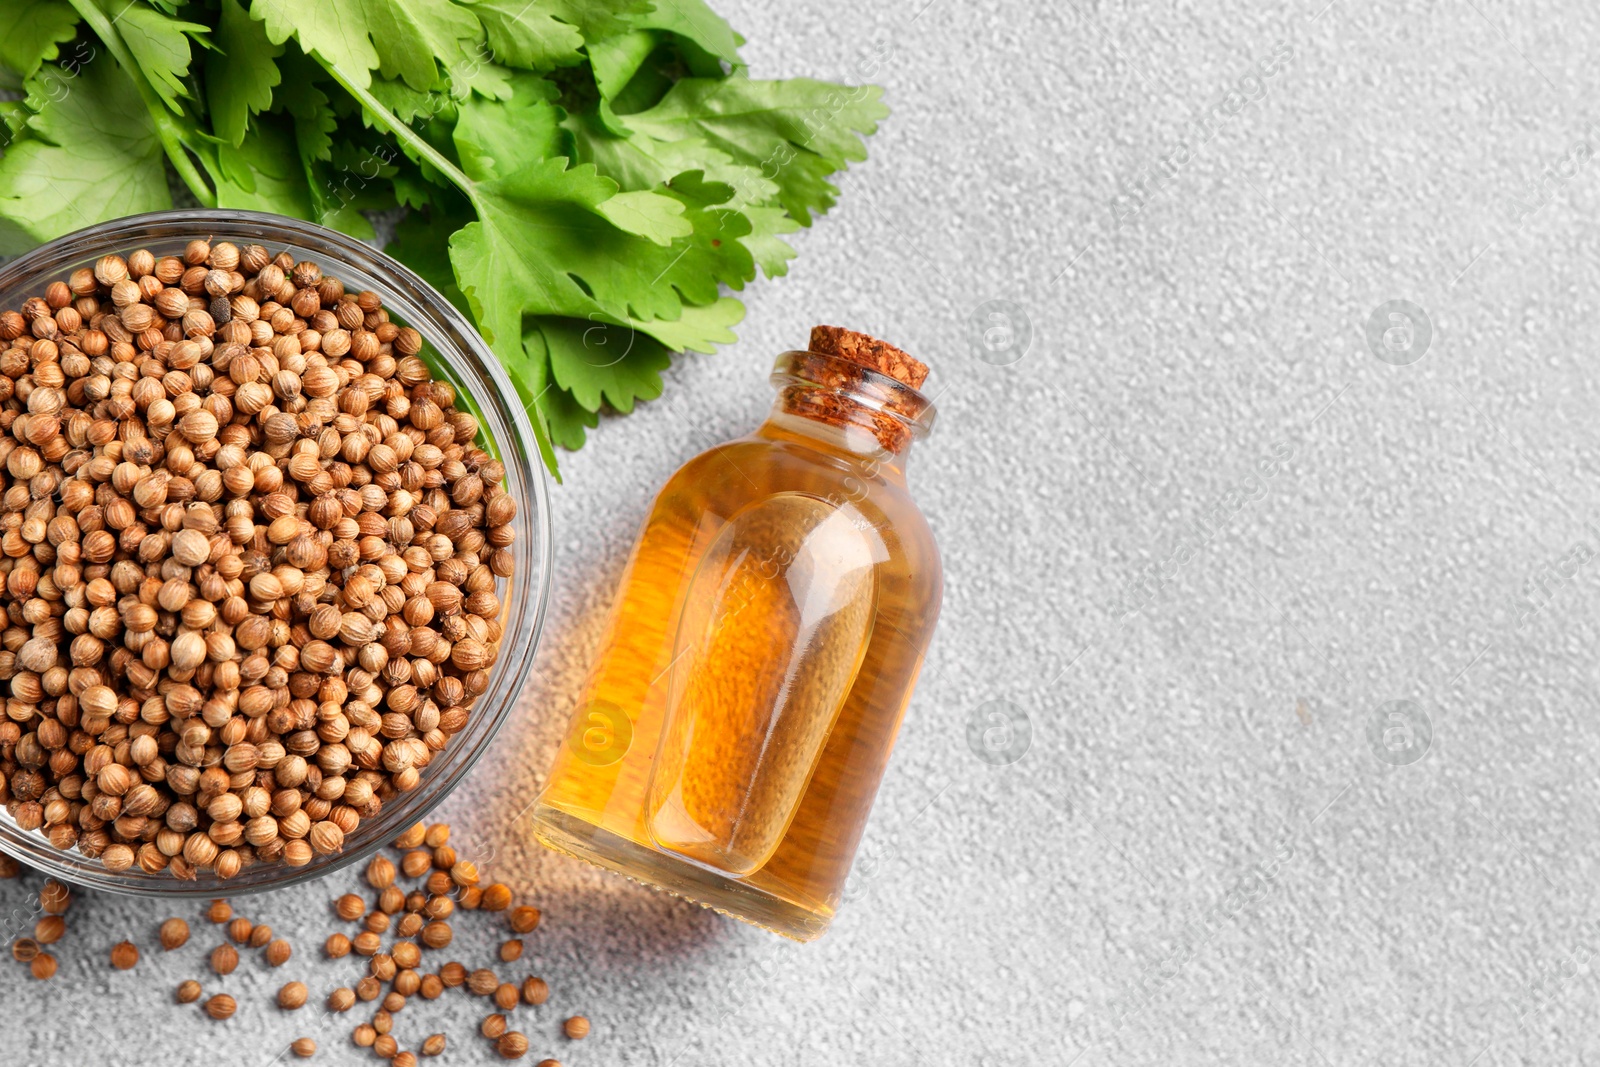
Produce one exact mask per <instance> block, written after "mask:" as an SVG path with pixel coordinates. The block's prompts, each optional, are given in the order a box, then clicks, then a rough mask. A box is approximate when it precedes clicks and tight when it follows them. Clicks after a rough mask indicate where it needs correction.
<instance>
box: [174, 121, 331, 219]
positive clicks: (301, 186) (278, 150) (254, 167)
mask: <svg viewBox="0 0 1600 1067" xmlns="http://www.w3.org/2000/svg"><path fill="white" fill-rule="evenodd" d="M216 155H217V158H216V163H215V165H212V164H211V163H210V161H209V160H207V159H206V158H205V157H204V156H202V157H201V158H202V162H203V163H205V165H206V169H207V170H208V171H210V173H211V177H212V180H213V182H214V183H215V186H216V190H217V206H218V207H224V208H241V209H244V210H249V211H271V212H275V213H276V214H279V215H291V216H293V217H295V218H297V219H309V218H311V217H312V206H311V190H310V188H309V187H308V186H307V184H306V180H305V173H304V171H302V170H301V167H300V153H299V151H298V149H297V148H296V147H295V143H294V135H293V133H292V132H290V130H289V129H288V128H286V127H285V126H284V125H283V124H282V123H281V122H260V121H258V122H256V123H255V124H254V125H253V126H252V127H251V129H250V132H249V133H248V134H247V135H246V136H245V139H244V141H243V143H242V144H240V145H239V146H238V147H237V148H236V147H234V146H233V145H231V144H221V145H218V146H217V153H216Z"/></svg>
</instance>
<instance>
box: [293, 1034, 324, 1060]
mask: <svg viewBox="0 0 1600 1067" xmlns="http://www.w3.org/2000/svg"><path fill="white" fill-rule="evenodd" d="M289 1049H290V1051H292V1052H293V1053H294V1054H295V1055H296V1056H299V1057H300V1058H301V1059H303V1060H308V1059H310V1058H311V1057H312V1056H315V1055H316V1054H317V1043H316V1041H314V1040H313V1039H311V1038H309V1037H297V1038H295V1039H294V1040H293V1041H291V1042H289Z"/></svg>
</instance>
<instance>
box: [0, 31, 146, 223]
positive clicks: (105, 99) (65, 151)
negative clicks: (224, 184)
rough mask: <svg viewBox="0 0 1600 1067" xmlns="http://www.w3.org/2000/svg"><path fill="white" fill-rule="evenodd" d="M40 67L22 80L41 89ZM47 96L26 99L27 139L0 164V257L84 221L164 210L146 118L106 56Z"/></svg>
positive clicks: (127, 83)
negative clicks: (30, 106)
mask: <svg viewBox="0 0 1600 1067" xmlns="http://www.w3.org/2000/svg"><path fill="white" fill-rule="evenodd" d="M47 73H54V74H55V75H56V76H57V77H59V76H60V71H58V70H57V69H56V68H54V67H43V68H41V69H40V71H39V72H38V73H36V74H35V75H34V77H33V78H32V79H30V81H29V86H30V88H33V89H42V88H43V85H44V81H43V76H44V75H45V74H47ZM49 84H50V88H49V89H47V90H44V91H45V92H53V91H54V90H55V89H58V88H61V87H62V86H63V85H64V86H65V88H66V89H67V90H68V91H66V92H64V93H60V94H59V95H55V96H43V95H34V96H32V97H30V103H34V104H36V105H37V111H36V113H35V114H33V115H32V116H31V117H30V118H29V119H28V134H29V135H28V136H27V137H26V138H24V139H23V140H20V141H18V142H16V143H14V144H13V145H12V146H11V148H10V150H9V151H8V152H7V153H6V155H5V157H4V158H3V159H0V218H4V219H9V220H10V221H11V222H12V223H13V224H14V226H13V227H9V228H8V230H7V232H5V233H0V252H8V253H13V252H21V251H24V250H25V249H26V248H27V247H29V246H30V245H31V244H33V243H35V242H38V241H47V240H49V239H50V238H52V237H57V236H59V235H61V234H63V233H66V232H68V231H69V230H76V229H78V228H80V227H83V226H87V225H89V224H90V223H94V222H101V221H103V220H105V219H112V218H116V217H118V216H119V215H126V214H130V213H134V212H140V211H159V210H162V209H163V208H170V207H171V206H172V197H171V194H169V193H168V191H167V179H166V175H165V173H164V172H163V170H162V149H161V142H160V140H159V139H158V138H157V136H156V129H155V123H154V120H153V119H152V118H151V115H150V112H149V111H147V110H146V109H145V107H144V105H143V104H142V103H141V102H140V99H139V94H138V92H137V91H136V90H135V88H134V85H133V83H132V81H131V80H130V79H129V77H128V75H127V74H126V73H124V72H123V70H122V68H121V67H119V66H117V65H116V64H115V63H114V62H112V61H111V59H110V58H109V57H105V58H102V59H101V60H99V61H98V62H92V63H90V64H89V65H88V66H86V67H84V68H83V69H82V70H81V71H80V72H79V73H78V75H77V76H76V77H75V78H73V79H71V80H70V81H67V82H64V83H63V82H59V81H56V80H54V79H51V81H50V83H49Z"/></svg>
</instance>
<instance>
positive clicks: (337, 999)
mask: <svg viewBox="0 0 1600 1067" xmlns="http://www.w3.org/2000/svg"><path fill="white" fill-rule="evenodd" d="M355 1006H356V993H355V990H353V989H349V988H347V987H345V986H340V987H339V988H338V989H335V990H334V991H333V992H332V993H329V994H328V1010H329V1011H349V1010H350V1009H351V1008H353V1007H355Z"/></svg>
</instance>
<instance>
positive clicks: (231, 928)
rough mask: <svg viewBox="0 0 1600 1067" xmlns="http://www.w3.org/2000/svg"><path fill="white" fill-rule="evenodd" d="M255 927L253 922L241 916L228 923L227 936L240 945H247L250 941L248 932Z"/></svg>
mask: <svg viewBox="0 0 1600 1067" xmlns="http://www.w3.org/2000/svg"><path fill="white" fill-rule="evenodd" d="M255 928H256V924H255V923H253V922H251V921H250V920H249V919H246V918H243V917H242V916H241V917H240V918H237V919H235V920H233V921H232V922H230V923H229V924H228V936H229V937H231V938H233V939H234V940H235V941H237V942H238V943H239V944H241V945H247V944H249V943H250V933H251V931H253V930H254V929H255Z"/></svg>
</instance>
